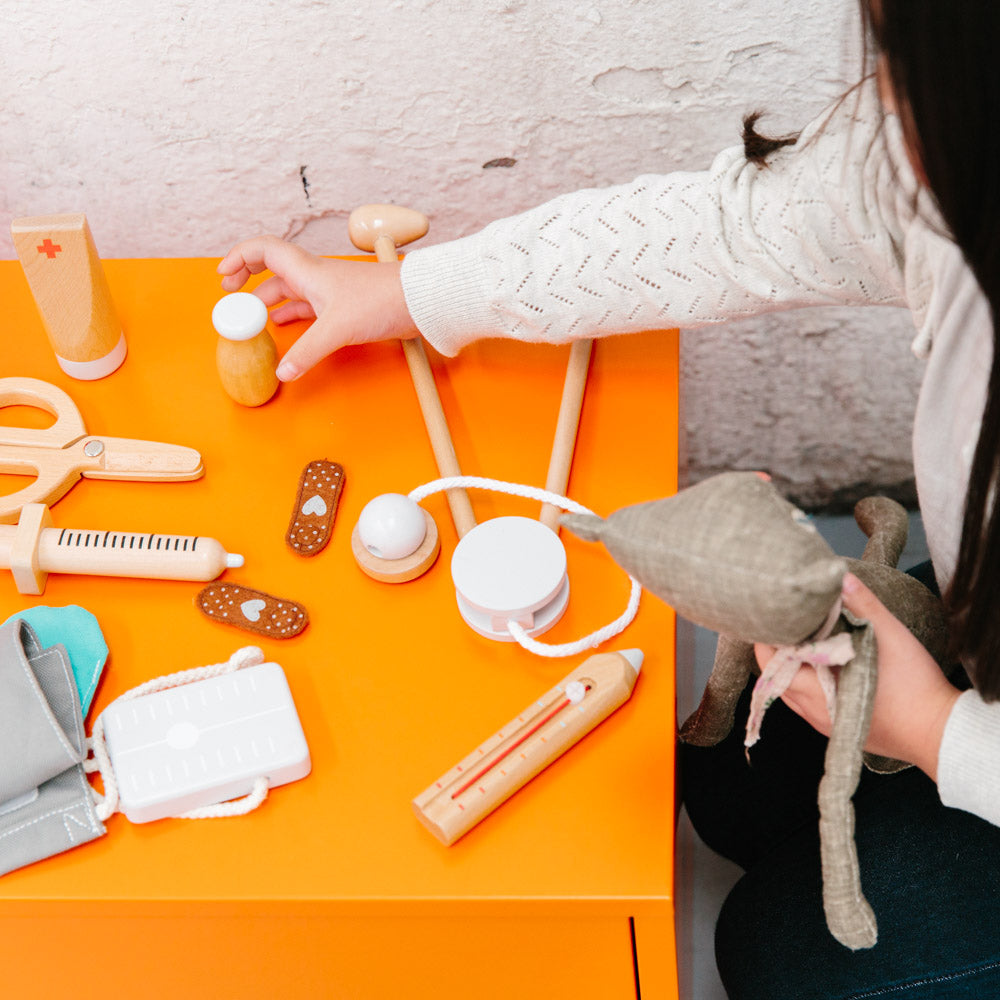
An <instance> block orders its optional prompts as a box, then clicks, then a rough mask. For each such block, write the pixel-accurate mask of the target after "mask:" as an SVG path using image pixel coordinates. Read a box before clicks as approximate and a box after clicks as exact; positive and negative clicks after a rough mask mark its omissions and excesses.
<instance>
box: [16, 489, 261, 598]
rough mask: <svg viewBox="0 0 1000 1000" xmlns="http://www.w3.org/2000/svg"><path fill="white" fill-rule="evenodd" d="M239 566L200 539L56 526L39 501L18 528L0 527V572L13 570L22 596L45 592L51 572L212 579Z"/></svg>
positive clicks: (234, 557)
mask: <svg viewBox="0 0 1000 1000" xmlns="http://www.w3.org/2000/svg"><path fill="white" fill-rule="evenodd" d="M242 565H243V557H242V556H239V555H234V554H232V553H229V552H226V551H225V550H224V549H223V548H222V546H221V545H220V544H219V542H217V541H216V540H215V539H214V538H206V537H204V536H199V537H193V536H190V535H159V534H150V533H148V532H144V533H138V532H130V531H128V532H127V531H100V530H98V531H94V530H88V529H86V528H84V529H78V528H62V529H60V528H54V527H53V526H52V516H51V514H50V513H49V508H48V507H46V505H45V504H43V503H28V504H25V505H24V508H23V510H22V511H21V518H20V520H19V521H18V523H17V526H16V527H15V526H14V525H0V568H3V567H5V568H7V569H10V570H11V571H12V572H13V574H14V583H15V585H16V586H17V589H18V592H19V593H21V594H42V593H44V592H45V583H46V581H47V579H48V575H49V573H80V574H83V575H86V576H129V577H142V578H146V579H149V578H155V579H158V580H214V579H215V578H216V577H217V576H218V575H219V574H220V573H222V572H223V570H225V569H227V568H228V567H237V566H242Z"/></svg>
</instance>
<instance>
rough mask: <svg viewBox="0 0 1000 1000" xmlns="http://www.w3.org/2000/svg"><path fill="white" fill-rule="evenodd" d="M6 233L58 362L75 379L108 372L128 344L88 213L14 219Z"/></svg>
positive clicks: (116, 365)
mask: <svg viewBox="0 0 1000 1000" xmlns="http://www.w3.org/2000/svg"><path fill="white" fill-rule="evenodd" d="M10 234H11V237H12V238H13V240H14V247H15V249H16V250H17V255H18V257H19V258H20V260H21V267H22V268H23V269H24V276H25V277H26V278H27V279H28V285H29V287H30V288H31V294H32V295H33V296H34V299H35V305H36V306H37V307H38V311H39V313H40V314H41V317H42V323H43V324H44V326H45V332H46V334H47V335H48V338H49V342H50V343H51V344H52V349H53V350H54V351H55V353H56V360H57V361H58V362H59V367H60V368H62V370H63V371H64V372H65V373H66V374H67V375H70V376H72V377H73V378H77V379H85V380H90V379H98V378H104V376H105V375H110V374H111V373H112V372H113V371H115V369H117V368H118V366H119V365H120V364H121V363H122V362H123V361H124V360H125V353H126V350H127V347H126V344H125V334H124V333H123V332H122V327H121V323H120V322H119V319H118V313H117V311H116V310H115V305H114V302H112V300H111V291H110V289H109V288H108V280H107V277H106V276H105V274H104V268H103V266H102V265H101V258H100V257H99V256H98V254H97V247H96V245H95V244H94V237H93V236H92V235H91V232H90V226H88V225H87V217H86V216H85V215H82V214H76V215H44V216H36V217H32V218H25V219H15V220H14V221H13V222H12V223H11V226H10Z"/></svg>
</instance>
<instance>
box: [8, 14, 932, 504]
mask: <svg viewBox="0 0 1000 1000" xmlns="http://www.w3.org/2000/svg"><path fill="white" fill-rule="evenodd" d="M3 22H4V30H3V32H2V33H0V53H2V65H3V75H4V84H3V100H2V101H0V150H2V154H0V155H2V160H0V206H2V215H3V217H4V218H6V219H10V218H13V217H17V216H20V215H34V214H48V213H54V212H70V211H85V212H86V213H87V215H88V218H89V220H90V223H91V228H92V229H93V231H94V234H95V238H96V241H97V245H98V248H99V250H100V252H101V254H102V256H104V257H126V256H128V257H131V256H203V255H221V254H222V253H223V252H225V250H226V249H227V248H228V247H229V246H230V245H231V244H232V243H233V242H235V241H236V240H238V239H240V238H242V237H245V236H248V235H252V234H255V233H257V232H262V231H267V232H274V233H277V234H279V235H284V236H287V237H290V238H293V239H295V240H296V241H298V242H300V243H301V244H302V245H304V246H306V247H307V248H309V249H311V250H314V251H319V252H324V253H339V252H348V251H350V249H351V247H350V245H349V243H348V241H347V238H346V235H345V230H346V218H347V215H348V213H349V212H350V211H351V209H352V208H354V207H355V206H357V205H359V204H362V203H364V202H369V201H393V202H397V203H401V204H409V205H412V206H413V207H416V208H419V209H420V210H421V211H424V212H426V213H427V214H428V215H429V216H430V218H431V225H432V228H431V234H430V235H429V236H428V237H427V240H428V241H438V240H445V239H449V238H452V237H456V236H460V235H463V234H466V233H469V232H472V231H475V230H476V229H478V228H480V227H481V226H482V225H484V224H485V223H487V222H489V221H490V220H491V219H493V218H496V217H499V216H502V215H508V214H511V213H514V212H517V211H519V210H522V209H525V208H528V207H530V206H532V205H535V204H537V203H539V202H541V201H544V200H546V199H547V198H549V197H552V196H554V195H556V194H559V193H560V192H563V191H566V190H572V189H574V188H578V187H583V186H591V185H605V184H613V183H618V182H622V181H626V180H628V179H630V178H632V177H633V176H635V175H637V174H639V173H643V172H648V171H658V172H665V171H669V170H672V169H678V168H683V169H697V168H701V167H704V166H707V164H708V162H709V161H710V159H711V157H712V155H713V154H714V153H715V152H716V151H718V150H719V149H720V148H722V147H723V146H726V145H731V144H733V143H734V142H735V141H737V139H738V134H739V128H740V119H741V116H742V114H743V113H744V112H746V111H748V110H751V109H752V108H754V107H763V108H765V109H768V111H769V112H770V113H769V115H768V117H767V118H766V120H765V123H764V124H765V127H766V128H767V129H772V130H774V131H776V132H779V131H784V130H786V129H791V128H797V127H799V126H801V125H803V124H804V123H805V122H806V121H807V120H808V119H809V118H810V117H811V116H812V115H813V114H815V113H816V112H818V111H819V110H820V109H821V108H822V107H823V106H824V105H825V104H827V103H828V102H829V101H830V100H831V99H833V98H834V97H835V96H837V95H838V94H839V93H840V92H841V91H842V90H843V89H844V88H845V87H846V86H847V85H848V84H849V83H850V82H852V81H854V80H855V79H856V75H857V72H858V54H857V53H858V35H859V30H858V27H857V15H856V9H855V3H854V0H405V2H404V0H370V2H368V3H365V4H358V3H357V2H356V0H325V2H324V0H281V2H273V0H198V2H191V0H145V2H140V0H79V2H77V3H66V2H65V0H6V2H5V3H4V9H3ZM497 161H501V162H503V163H507V164H512V165H506V166H503V165H501V166H497V165H492V166H491V165H490V164H495V163H496V162H497ZM514 161H516V162H514ZM6 229H7V227H6V225H3V226H0V256H8V257H10V256H13V250H12V248H11V245H10V242H9V237H8V235H7V232H6ZM910 331H911V326H910V321H909V318H908V316H907V315H906V314H903V313H898V312H894V311H887V310H879V311H874V310H850V311H846V310H822V311H811V312H808V313H806V312H800V313H795V314H788V315H784V316H771V317H765V318H762V319H759V320H756V321H752V322H746V323H741V324H738V325H733V326H728V327H725V328H719V329H714V330H710V331H698V332H696V333H695V332H692V333H689V334H687V335H686V336H685V338H684V391H685V405H686V420H687V427H688V430H689V438H688V442H687V444H688V456H689V465H690V474H691V477H692V478H694V479H697V478H700V477H701V476H703V475H705V474H706V473H709V472H712V471H715V470H718V469H721V468H728V467H734V466H735V467H746V466H747V465H755V466H763V467H767V468H770V469H771V470H772V471H774V472H775V473H776V475H777V476H778V477H779V478H780V479H781V480H783V481H786V482H787V483H788V484H789V485H790V487H791V488H792V490H793V492H795V493H796V494H797V495H798V496H800V497H801V498H803V499H805V500H807V501H809V502H825V501H827V500H829V499H831V498H833V497H835V496H837V495H839V494H840V493H842V492H848V493H849V492H850V491H851V490H852V489H853V488H854V487H855V486H856V485H857V484H859V483H860V484H875V485H882V486H894V485H895V484H898V483H899V482H901V481H905V480H906V479H907V478H908V477H909V475H910V465H909V430H910V421H911V416H912V409H913V405H914V399H915V388H916V382H917V379H918V378H919V369H918V366H917V364H916V362H914V361H913V359H912V358H911V356H910V355H909V352H908V346H907V345H908V341H909V337H910Z"/></svg>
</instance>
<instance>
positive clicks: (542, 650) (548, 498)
mask: <svg viewBox="0 0 1000 1000" xmlns="http://www.w3.org/2000/svg"><path fill="white" fill-rule="evenodd" d="M452 489H467V490H475V489H479V490H492V491H493V492H495V493H507V494H509V495H511V496H518V497H526V498H527V499H528V500H538V501H540V502H541V503H547V504H551V505H552V506H553V507H558V508H559V509H560V510H565V511H569V512H570V513H572V514H590V515H591V516H596V515H594V512H593V511H592V510H589V509H588V508H586V507H584V506H583V504H579V503H577V502H576V501H575V500H570V499H569V497H564V496H560V495H559V494H558V493H552V492H551V491H550V490H543V489H539V488H538V487H537V486H523V485H521V484H520V483H507V482H503V481H502V480H500V479H488V478H486V477H484V476H448V477H446V478H444V479H435V480H433V481H432V482H429V483H425V484H424V485H423V486H418V487H417V488H416V489H415V490H411V491H410V493H409V494H408V496H409V498H410V499H411V500H412V501H413V502H414V503H420V501H421V500H423V499H424V498H425V497H429V496H431V495H432V494H434V493H442V492H444V491H445V490H452ZM629 581H630V583H631V589H630V590H629V597H628V604H627V605H626V607H625V610H624V612H622V614H621V615H619V616H618V617H617V618H616V619H615V620H614V621H613V622H611V623H610V624H608V625H605V626H604V627H603V628H599V629H597V630H596V631H594V632H591V633H590V635H585V636H584V637H583V638H582V639H577V640H576V641H574V642H564V643H560V644H553V643H548V642H539V641H538V640H537V639H533V638H531V636H529V635H528V633H527V631H526V630H525V628H524V626H523V625H521V624H520V623H519V622H516V621H514V620H513V619H511V620H510V621H508V622H507V631H508V632H510V634H511V635H512V636H513V637H514V640H515V641H516V642H517V643H518V644H519V645H520V646H522V647H523V648H524V649H526V650H528V652H529V653H535V654H536V655H537V656H549V657H557V656H577V655H578V654H580V653H583V652H586V651H587V650H588V649H593V648H594V647H596V646H600V645H601V643H603V642H607V641H608V639H612V638H614V636H616V635H618V634H619V633H620V632H623V631H624V630H625V629H626V628H628V626H629V625H631V624H632V621H633V619H634V618H635V616H636V614H637V613H638V611H639V598H640V596H641V594H642V585H641V584H640V583H639V581H638V580H636V579H635V577H632V576H630V577H629Z"/></svg>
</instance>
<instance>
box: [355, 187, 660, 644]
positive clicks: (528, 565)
mask: <svg viewBox="0 0 1000 1000" xmlns="http://www.w3.org/2000/svg"><path fill="white" fill-rule="evenodd" d="M427 229H428V222H427V219H426V217H425V216H423V215H421V214H420V213H419V212H414V211H413V210H412V209H407V208H401V207H399V206H396V205H366V206H364V207H362V208H359V209H356V210H355V211H354V212H352V213H351V217H350V220H349V222H348V231H349V234H350V238H351V241H352V242H353V243H354V245H355V246H356V247H358V248H359V249H361V250H365V251H367V252H369V253H371V252H374V253H375V255H376V257H377V258H378V260H379V261H380V262H395V261H396V260H397V259H398V254H397V249H398V247H399V246H402V245H404V244H406V243H410V242H412V241H413V240H415V239H419V238H420V237H421V236H423V235H424V233H426V232H427ZM592 346H593V342H592V341H590V340H581V341H577V342H575V343H574V344H573V346H572V348H571V349H570V357H569V363H568V366H567V370H566V379H565V383H564V385H563V394H562V400H561V403H560V407H559V416H558V419H557V423H556V432H555V439H554V443H553V448H552V454H551V458H550V461H549V470H548V476H547V478H546V488H545V489H538V488H536V487H532V486H522V485H519V484H516V483H507V482H502V481H499V480H495V479H487V478H482V477H476V476H463V475H462V474H461V470H460V469H459V465H458V459H457V457H456V454H455V448H454V445H453V444H452V440H451V435H450V433H449V431H448V424H447V420H446V418H445V415H444V410H443V408H442V406H441V399H440V396H439V395H438V392H437V386H436V385H435V382H434V375H433V373H432V371H431V368H430V363H429V362H428V360H427V355H426V353H425V352H424V349H423V344H422V342H421V341H420V340H406V341H403V349H404V354H405V356H406V360H407V364H408V366H409V369H410V376H411V379H412V381H413V385H414V388H415V390H416V393H417V398H418V400H419V402H420V408H421V413H422V415H423V418H424V424H425V426H426V428H427V433H428V436H429V437H430V440H431V446H432V449H433V451H434V457H435V460H436V462H437V466H438V472H439V474H440V476H441V478H439V479H436V480H434V481H433V482H430V483H427V484H425V485H423V486H420V487H418V488H417V489H415V490H413V491H411V492H410V493H409V494H407V495H403V494H399V493H387V494H383V495H382V496H378V497H375V498H374V499H373V500H371V501H370V502H369V503H368V504H367V505H366V506H365V508H364V509H363V510H362V512H361V515H360V517H359V518H358V523H357V525H356V526H355V529H354V533H353V535H352V538H351V547H352V550H353V553H354V557H355V559H356V561H357V562H358V564H359V566H360V567H361V568H362V569H363V570H364V572H366V573H367V574H368V575H369V576H371V577H373V578H374V579H376V580H381V581H384V582H387V583H403V582H405V581H407V580H413V579H415V578H416V577H418V576H420V575H421V574H422V573H424V572H425V571H426V570H427V569H429V568H430V566H431V565H432V564H433V563H434V561H435V559H436V558H437V556H438V553H439V551H440V547H441V543H440V537H439V534H438V530H437V526H436V525H435V523H434V519H433V518H432V517H431V516H430V514H428V513H427V511H425V510H424V509H423V508H422V507H420V506H419V503H420V501H421V500H423V499H424V498H425V497H428V496H431V495H432V494H434V493H441V492H445V493H447V498H448V506H449V509H450V511H451V516H452V520H453V521H454V524H455V529H456V532H457V533H458V536H459V543H458V545H457V546H456V548H455V552H454V554H453V556H452V563H451V573H452V579H453V580H454V583H455V591H456V597H457V600H458V608H459V612H460V613H461V615H462V617H463V619H464V620H465V621H466V622H467V623H468V624H469V625H470V626H471V627H472V628H473V629H474V630H475V631H476V632H478V633H479V634H480V635H483V636H486V637H488V638H491V639H497V640H500V641H508V642H509V641H516V642H518V643H519V644H520V645H521V646H523V647H524V648H525V649H527V650H529V651H530V652H533V653H537V654H538V655H540V656H550V657H555V656H573V655H576V654H578V653H580V652H583V651H584V650H586V649H590V648H592V647H595V646H598V645H600V644H601V643H602V642H605V641H606V640H607V639H610V638H611V637H612V636H615V635H617V634H618V633H619V632H621V631H623V630H624V629H625V628H626V627H627V626H628V625H629V624H630V623H631V621H632V619H633V618H634V617H635V615H636V612H637V611H638V607H639V595H640V592H641V588H640V585H639V583H638V581H636V580H635V579H632V578H631V577H630V580H631V591H630V594H629V599H628V605H627V607H626V609H625V611H624V613H623V614H622V615H621V616H620V617H618V618H617V619H616V620H615V621H613V622H611V623H610V624H608V625H606V626H605V627H604V628H601V629H598V630H597V631H595V632H593V633H591V634H590V635H588V636H585V637H584V638H582V639H579V640H577V641H575V642H567V643H562V644H560V645H552V644H547V643H542V642H538V641H537V640H536V639H535V636H537V635H541V634H542V633H543V632H545V631H547V630H548V629H550V628H551V627H552V626H553V625H555V624H556V622H558V621H559V619H560V618H561V617H562V615H563V612H564V611H565V610H566V605H567V603H568V601H569V579H568V577H567V575H566V552H565V549H564V548H563V544H562V542H561V541H560V539H559V535H558V533H557V530H558V528H557V522H558V516H559V512H560V511H561V510H567V511H572V512H573V513H580V514H590V513H592V512H591V511H589V510H588V509H587V508H586V507H583V506H582V505H580V504H578V503H576V502H575V501H573V500H570V499H568V498H567V497H565V496H562V495H561V493H562V491H563V490H565V487H566V484H567V482H568V480H569V469H570V464H571V462H572V455H573V449H574V445H575V441H576V433H577V428H578V426H579V418H580V410H581V407H582V404H583V394H584V389H585V387H586V382H587V372H588V368H589V365H590V355H591V350H592ZM467 489H486V490H495V491H497V492H501V493H507V494H512V495H515V496H522V497H527V498H529V499H535V500H538V501H540V502H541V503H542V504H543V507H542V512H541V516H540V518H539V520H537V521H536V520H533V519H532V518H527V517H496V518H492V519H490V520H489V521H484V522H482V523H481V524H477V523H476V518H475V515H474V513H473V511H472V506H471V503H470V501H469V497H468V494H467V493H466V490H467Z"/></svg>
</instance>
